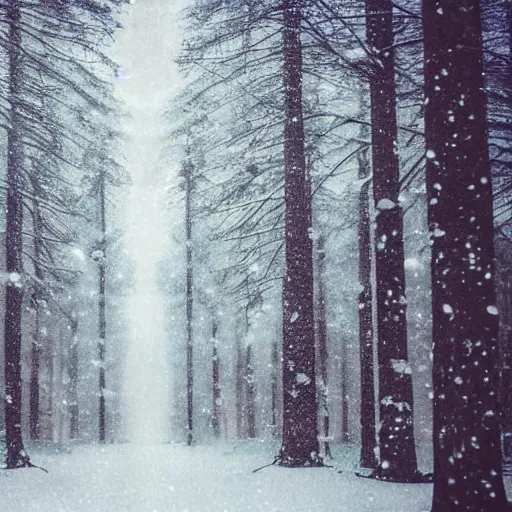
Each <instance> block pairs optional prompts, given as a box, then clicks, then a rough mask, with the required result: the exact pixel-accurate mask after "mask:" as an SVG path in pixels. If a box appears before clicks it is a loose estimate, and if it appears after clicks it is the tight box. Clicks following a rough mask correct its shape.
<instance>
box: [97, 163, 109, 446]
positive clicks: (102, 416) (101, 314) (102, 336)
mask: <svg viewBox="0 0 512 512" xmlns="http://www.w3.org/2000/svg"><path fill="white" fill-rule="evenodd" d="M99 193H100V197H99V201H100V228H101V242H100V250H101V255H100V258H99V260H98V268H99V295H98V331H99V340H98V356H99V363H100V364H99V390H98V392H99V408H98V413H99V414H98V436H99V441H100V443H104V442H105V440H106V412H105V387H106V382H105V351H106V346H105V341H106V326H107V324H106V311H105V307H106V297H105V279H106V257H107V254H106V250H107V240H106V236H107V234H106V231H107V226H106V216H105V174H104V172H103V171H101V176H100V190H99Z"/></svg>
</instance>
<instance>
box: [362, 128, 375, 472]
mask: <svg viewBox="0 0 512 512" xmlns="http://www.w3.org/2000/svg"><path fill="white" fill-rule="evenodd" d="M367 135H368V127H367V126H366V125H364V124H362V125H361V128H360V136H361V138H362V139H364V138H366V136H367ZM357 164H358V178H359V179H361V180H366V181H365V182H364V183H363V184H362V185H361V190H360V192H359V205H358V209H359V219H358V226H357V235H358V242H359V283H360V285H361V288H362V289H361V292H360V293H359V298H358V306H359V354H360V366H361V405H360V423H361V455H360V460H359V464H360V465H361V467H363V468H374V467H375V466H376V465H377V458H376V454H375V448H376V436H375V434H376V431H375V384H374V377H375V374H374V362H373V296H372V276H371V270H372V243H371V230H370V185H371V180H370V176H371V174H370V162H369V160H368V150H367V149H366V150H363V151H361V152H359V153H358V157H357Z"/></svg>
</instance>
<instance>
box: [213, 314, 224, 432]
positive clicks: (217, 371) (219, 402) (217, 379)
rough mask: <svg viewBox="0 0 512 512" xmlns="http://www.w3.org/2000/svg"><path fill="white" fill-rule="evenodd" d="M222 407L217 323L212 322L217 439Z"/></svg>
mask: <svg viewBox="0 0 512 512" xmlns="http://www.w3.org/2000/svg"><path fill="white" fill-rule="evenodd" d="M221 405H222V398H221V388H220V361H219V353H218V349H217V321H216V320H215V318H214V319H213V321H212V429H213V435H214V436H215V437H216V438H219V437H220V407H221Z"/></svg>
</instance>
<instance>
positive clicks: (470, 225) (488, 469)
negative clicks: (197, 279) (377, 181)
mask: <svg viewBox="0 0 512 512" xmlns="http://www.w3.org/2000/svg"><path fill="white" fill-rule="evenodd" d="M480 18H481V14H480V2H479V1H478V0H463V1H460V2H457V3H454V2H450V1H448V0H440V1H438V2H436V3H435V4H434V3H432V2H425V3H424V4H423V23H424V34H425V127H426V130H425V131H426V147H427V152H426V156H427V192H428V218H429V224H430V230H431V234H432V241H433V244H432V314H433V343H434V347H433V356H434V361H433V364H434V367H433V387H434V495H433V502H432V512H441V511H445V510H453V511H456V510H461V511H462V510H466V511H467V510H470V511H471V510H473V511H477V510H478V511H480V512H486V511H489V512H490V511H495V510H500V511H501V510H505V509H506V508H507V500H506V496H505V490H504V486H503V479H502V468H501V441H500V425H499V423H500V421H499V409H498V403H497V397H498V375H497V372H496V368H497V366H498V364H497V363H498V361H497V356H498V346H497V337H498V310H497V308H496V302H495V300H496V298H495V291H494V279H495V276H494V265H493V258H494V249H493V209H492V188H491V181H492V180H491V171H490V163H489V153H488V140H487V127H486V109H485V95H484V83H483V58H482V30H481V19H480Z"/></svg>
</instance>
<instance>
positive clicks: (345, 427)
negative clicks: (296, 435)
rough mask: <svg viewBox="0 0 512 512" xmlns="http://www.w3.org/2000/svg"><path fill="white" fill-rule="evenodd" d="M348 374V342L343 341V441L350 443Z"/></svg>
mask: <svg viewBox="0 0 512 512" xmlns="http://www.w3.org/2000/svg"><path fill="white" fill-rule="evenodd" d="M347 380H348V375H347V343H346V340H345V339H343V340H342V341H341V442H342V443H348V442H349V441H350V434H349V430H348V389H347V388H348V385H347V384H348V382H347Z"/></svg>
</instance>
